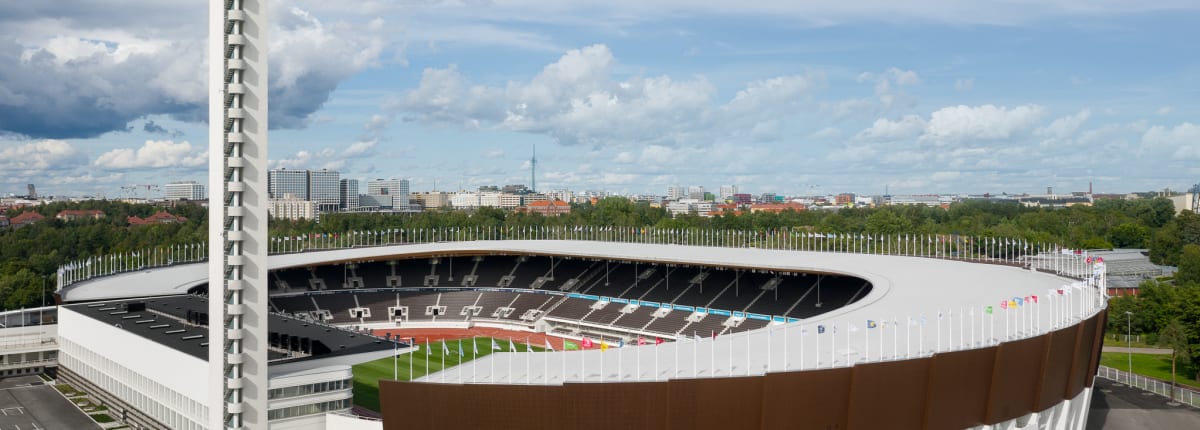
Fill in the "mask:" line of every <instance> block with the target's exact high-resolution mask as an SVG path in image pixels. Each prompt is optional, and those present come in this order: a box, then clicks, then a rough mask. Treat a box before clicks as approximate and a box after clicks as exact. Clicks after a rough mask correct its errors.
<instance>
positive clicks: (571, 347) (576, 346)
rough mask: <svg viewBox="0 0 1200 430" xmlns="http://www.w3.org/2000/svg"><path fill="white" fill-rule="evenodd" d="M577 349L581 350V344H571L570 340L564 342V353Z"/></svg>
mask: <svg viewBox="0 0 1200 430" xmlns="http://www.w3.org/2000/svg"><path fill="white" fill-rule="evenodd" d="M577 349H579V344H577V343H575V342H571V341H569V340H564V341H563V351H570V350H577Z"/></svg>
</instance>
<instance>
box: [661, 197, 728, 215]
mask: <svg viewBox="0 0 1200 430" xmlns="http://www.w3.org/2000/svg"><path fill="white" fill-rule="evenodd" d="M716 207H717V205H716V203H713V202H706V201H701V200H699V199H680V200H677V201H673V202H670V203H667V212H668V213H670V214H671V216H679V215H687V214H696V215H700V216H711V215H712V212H713V210H715V209H716Z"/></svg>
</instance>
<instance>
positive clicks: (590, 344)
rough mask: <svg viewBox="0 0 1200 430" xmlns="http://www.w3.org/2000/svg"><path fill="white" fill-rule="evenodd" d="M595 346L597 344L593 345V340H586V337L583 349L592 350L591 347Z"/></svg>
mask: <svg viewBox="0 0 1200 430" xmlns="http://www.w3.org/2000/svg"><path fill="white" fill-rule="evenodd" d="M595 345H596V344H594V343H592V340H591V339H588V338H586V337H585V338H583V348H584V349H588V348H591V347H593V346H595Z"/></svg>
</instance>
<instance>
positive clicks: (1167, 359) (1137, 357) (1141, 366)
mask: <svg viewBox="0 0 1200 430" xmlns="http://www.w3.org/2000/svg"><path fill="white" fill-rule="evenodd" d="M1100 364H1101V365H1103V366H1108V367H1111V368H1114V369H1117V370H1124V371H1128V370H1129V355H1128V354H1126V353H1124V352H1103V353H1100ZM1133 373H1136V374H1139V375H1144V376H1149V377H1151V378H1156V379H1160V380H1163V381H1168V382H1170V381H1171V356H1170V355H1154V354H1133ZM1192 376H1194V375H1185V374H1183V373H1177V374H1176V375H1175V380H1176V382H1178V383H1179V385H1187V386H1189V387H1192V388H1194V389H1200V383H1197V382H1196V380H1194V379H1192Z"/></svg>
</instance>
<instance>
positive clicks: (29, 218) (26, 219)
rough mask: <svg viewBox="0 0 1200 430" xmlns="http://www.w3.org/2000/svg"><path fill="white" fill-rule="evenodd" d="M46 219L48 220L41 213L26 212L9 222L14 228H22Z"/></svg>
mask: <svg viewBox="0 0 1200 430" xmlns="http://www.w3.org/2000/svg"><path fill="white" fill-rule="evenodd" d="M44 219H46V217H45V216H42V214H40V213H37V212H34V211H25V212H21V214H20V215H17V216H15V217H13V218H12V219H11V220H9V224H11V225H12V226H13V228H21V227H24V226H27V225H30V224H33V223H35V222H38V221H41V220H44Z"/></svg>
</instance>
